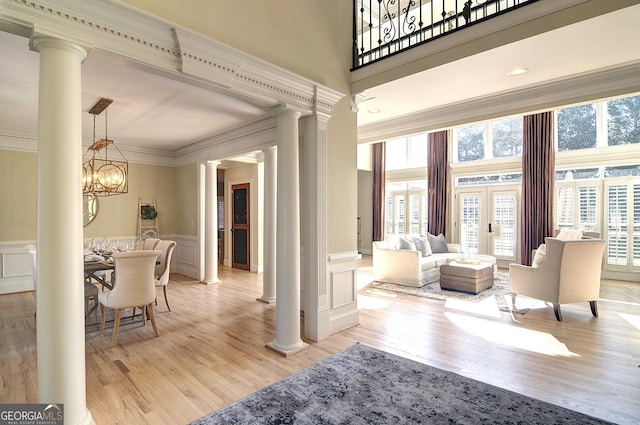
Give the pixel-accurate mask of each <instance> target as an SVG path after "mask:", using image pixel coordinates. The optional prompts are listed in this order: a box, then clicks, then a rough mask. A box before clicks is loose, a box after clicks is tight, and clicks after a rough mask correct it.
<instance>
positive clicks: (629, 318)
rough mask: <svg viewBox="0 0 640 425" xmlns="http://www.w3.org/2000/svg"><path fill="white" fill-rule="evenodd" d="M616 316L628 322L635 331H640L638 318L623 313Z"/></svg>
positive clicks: (639, 318)
mask: <svg viewBox="0 0 640 425" xmlns="http://www.w3.org/2000/svg"><path fill="white" fill-rule="evenodd" d="M618 316H620V317H622V318H623V319H624V320H626V321H627V322H629V323H630V324H631V325H632V326H634V327H635V328H636V329H640V316H636V315H635V314H625V313H618Z"/></svg>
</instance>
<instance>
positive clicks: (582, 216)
mask: <svg viewBox="0 0 640 425" xmlns="http://www.w3.org/2000/svg"><path fill="white" fill-rule="evenodd" d="M578 196H579V202H580V204H579V205H578V211H579V218H578V220H579V224H578V228H579V229H581V230H587V231H596V229H597V226H598V214H597V213H598V211H597V209H596V208H597V205H598V191H597V190H596V188H595V187H594V186H583V187H580V188H579V191H578Z"/></svg>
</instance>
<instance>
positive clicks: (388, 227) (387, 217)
mask: <svg viewBox="0 0 640 425" xmlns="http://www.w3.org/2000/svg"><path fill="white" fill-rule="evenodd" d="M384 234H385V235H392V234H393V195H391V194H389V195H387V196H386V198H385V204H384Z"/></svg>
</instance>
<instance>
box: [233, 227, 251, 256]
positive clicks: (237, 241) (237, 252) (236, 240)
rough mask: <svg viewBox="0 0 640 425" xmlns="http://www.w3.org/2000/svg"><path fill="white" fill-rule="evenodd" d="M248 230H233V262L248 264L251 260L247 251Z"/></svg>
mask: <svg viewBox="0 0 640 425" xmlns="http://www.w3.org/2000/svg"><path fill="white" fill-rule="evenodd" d="M247 235H248V233H247V230H246V229H234V230H233V262H234V263H238V264H247V263H248V262H249V253H248V252H247Z"/></svg>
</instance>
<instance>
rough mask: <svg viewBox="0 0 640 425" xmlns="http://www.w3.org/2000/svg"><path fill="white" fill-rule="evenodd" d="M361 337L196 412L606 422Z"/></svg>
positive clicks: (339, 420) (242, 419) (243, 420)
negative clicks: (375, 345)
mask: <svg viewBox="0 0 640 425" xmlns="http://www.w3.org/2000/svg"><path fill="white" fill-rule="evenodd" d="M608 423H610V422H606V421H602V420H599V419H596V418H593V417H591V416H587V415H584V414H582V413H578V412H574V411H572V410H568V409H565V408H562V407H559V406H556V405H553V404H549V403H545V402H543V401H540V400H536V399H533V398H530V397H526V396H523V395H521V394H517V393H514V392H511V391H507V390H504V389H501V388H498V387H494V386H492V385H488V384H485V383H482V382H479V381H474V380H473V379H469V378H465V377H463V376H460V375H457V374H455V373H452V372H447V371H444V370H441V369H437V368H434V367H431V366H427V365H425V364H422V363H418V362H416V361H413V360H410V359H406V358H403V357H399V356H396V355H393V354H390V353H386V352H384V351H380V350H377V349H374V348H371V347H367V346H365V345H362V344H355V345H353V346H351V347H349V348H348V349H346V350H345V351H342V352H340V353H338V354H336V355H334V356H332V357H329V358H328V359H326V360H324V361H321V362H319V363H316V364H315V365H313V366H311V367H309V368H307V369H305V370H303V371H301V372H299V373H297V374H296V375H293V376H291V377H289V378H286V379H284V380H282V381H280V382H277V383H275V384H273V385H271V386H269V387H267V388H265V389H263V390H260V391H258V392H256V393H254V394H252V395H250V396H248V397H246V398H244V399H242V400H240V401H238V402H236V403H234V404H232V405H230V406H228V407H225V408H223V409H221V410H219V411H217V412H214V413H212V414H210V415H208V416H205V417H203V418H200V419H198V420H197V421H195V422H192V424H195V425H205V424H206V425H213V424H215V425H220V424H403V425H404V424H544V425H548V424H565V425H566V424H576V425H578V424H580V425H588V424H608Z"/></svg>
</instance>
